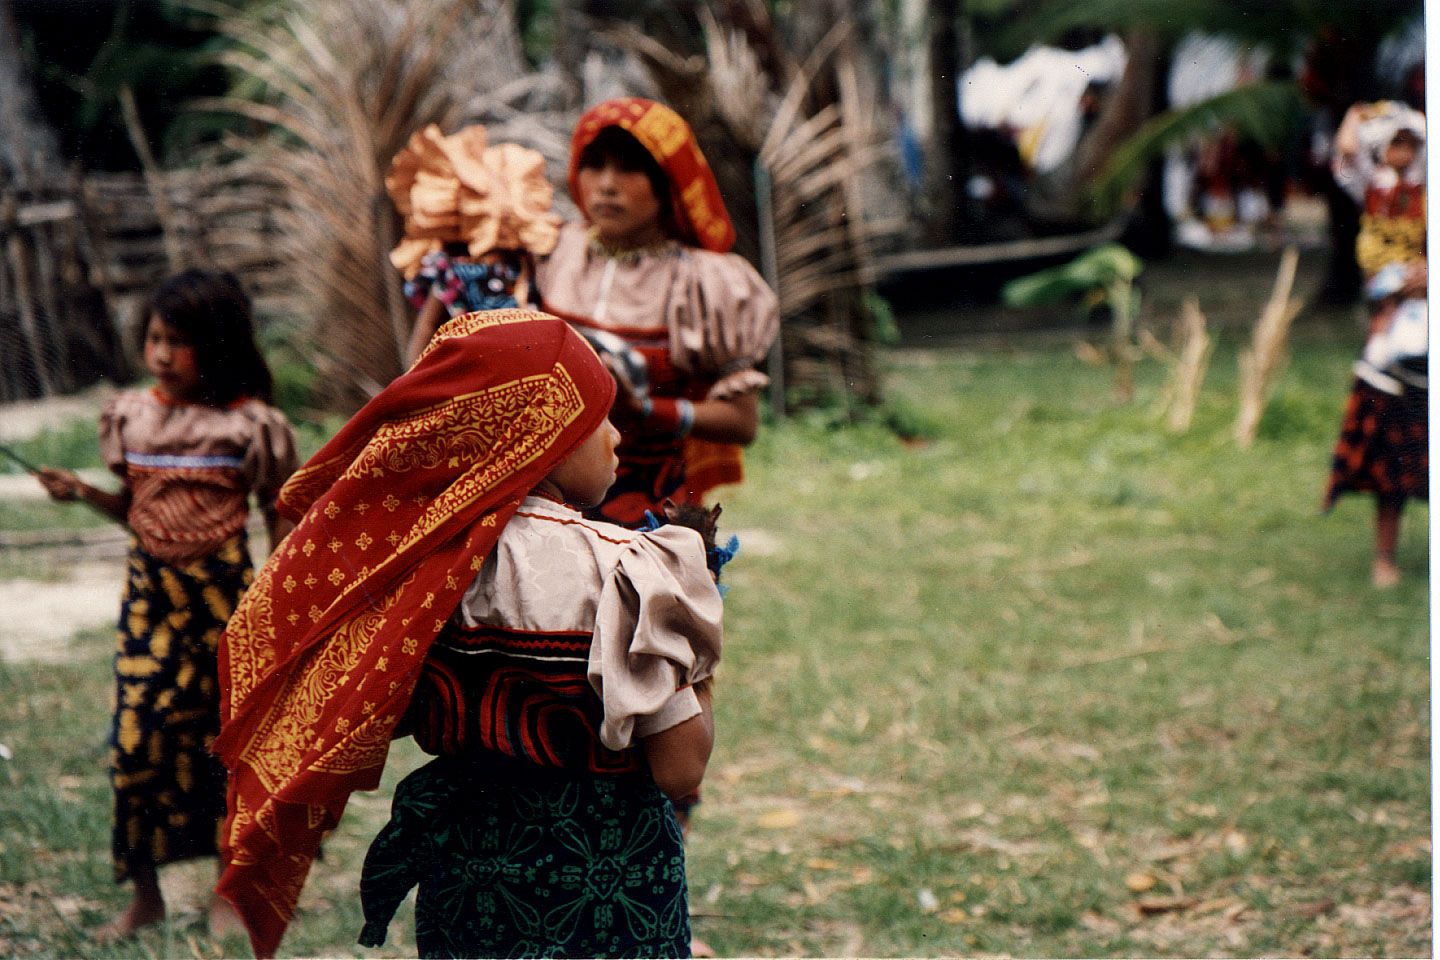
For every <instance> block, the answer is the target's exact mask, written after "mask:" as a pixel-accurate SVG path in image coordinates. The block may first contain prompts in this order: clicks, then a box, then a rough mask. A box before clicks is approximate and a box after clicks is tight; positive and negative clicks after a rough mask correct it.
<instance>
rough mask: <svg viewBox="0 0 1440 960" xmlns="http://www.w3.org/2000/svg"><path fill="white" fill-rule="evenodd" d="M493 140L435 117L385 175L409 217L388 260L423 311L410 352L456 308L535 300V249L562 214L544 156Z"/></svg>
mask: <svg viewBox="0 0 1440 960" xmlns="http://www.w3.org/2000/svg"><path fill="white" fill-rule="evenodd" d="M487 140H488V138H487V136H486V133H485V128H484V127H480V126H471V127H464V128H462V129H460V130H457V131H456V132H455V133H453V134H451V135H449V136H446V135H444V134H442V133H441V132H440V128H439V127H437V126H436V125H435V124H433V123H432V124H430V125H429V126H427V127H425V128H424V129H421V130H417V131H416V132H415V133H414V134H413V135H412V136H411V137H410V142H409V143H408V144H406V145H405V149H403V150H401V151H400V152H399V153H398V154H396V156H395V159H394V160H393V161H392V162H391V164H390V172H389V173H388V174H387V175H386V177H385V189H386V190H387V191H388V192H389V194H390V199H391V200H392V201H393V202H394V204H395V209H396V210H397V211H398V212H399V213H400V215H401V217H402V218H403V219H404V223H405V227H404V229H405V233H404V236H403V238H402V239H401V241H400V243H399V244H398V245H396V247H395V249H394V250H392V251H391V253H390V262H391V263H393V264H394V265H395V268H396V269H397V270H399V271H400V272H401V274H403V275H404V277H405V298H406V299H407V300H409V301H410V305H411V306H413V307H414V308H415V310H416V311H417V316H416V319H415V326H414V327H413V328H412V329H411V335H410V342H409V345H408V347H407V349H406V361H407V362H410V363H413V362H414V361H415V358H416V357H418V356H419V355H420V351H421V350H423V349H424V348H425V345H426V344H427V343H429V342H430V338H431V336H433V335H434V333H435V331H436V329H437V328H439V326H440V325H441V324H442V323H444V322H445V321H446V320H448V319H450V318H451V317H458V316H459V315H460V314H462V313H469V312H470V311H472V310H499V309H503V308H506V307H517V306H518V307H523V306H528V305H529V304H531V303H532V302H533V301H534V299H535V298H534V297H533V295H532V294H531V291H530V287H531V285H532V284H533V282H534V277H535V258H536V257H538V256H543V255H544V254H547V253H549V252H550V251H551V250H552V249H553V248H554V247H555V237H556V232H557V230H558V229H559V226H560V217H559V216H558V215H556V214H554V213H552V212H551V210H550V201H551V199H552V197H553V191H552V190H551V187H550V182H549V181H548V180H546V179H545V158H544V157H543V156H541V155H540V153H539V152H537V151H535V150H530V149H527V148H525V147H522V146H520V145H519V144H514V143H501V144H497V145H495V146H493V147H492V146H488V144H487Z"/></svg>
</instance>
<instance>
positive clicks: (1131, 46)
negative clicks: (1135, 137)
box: [1075, 30, 1165, 186]
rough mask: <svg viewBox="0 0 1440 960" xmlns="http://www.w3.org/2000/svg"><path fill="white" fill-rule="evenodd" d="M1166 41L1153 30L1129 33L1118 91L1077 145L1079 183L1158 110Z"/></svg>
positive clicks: (1090, 174) (1096, 170) (1084, 181)
mask: <svg viewBox="0 0 1440 960" xmlns="http://www.w3.org/2000/svg"><path fill="white" fill-rule="evenodd" d="M1164 62H1165V45H1164V43H1163V41H1161V39H1160V38H1159V37H1158V36H1156V35H1155V34H1153V33H1146V32H1143V31H1138V30H1137V31H1132V32H1130V33H1129V34H1127V35H1126V37H1125V72H1124V73H1123V74H1122V75H1121V77H1120V83H1119V84H1118V85H1117V87H1116V89H1115V91H1114V92H1113V93H1112V94H1111V95H1110V96H1109V97H1107V98H1106V101H1105V105H1104V106H1103V107H1101V109H1100V116H1099V117H1097V118H1096V120H1095V125H1094V126H1092V127H1091V128H1090V130H1089V131H1088V132H1087V133H1086V134H1085V135H1084V136H1083V137H1082V138H1081V140H1080V142H1079V143H1078V144H1076V146H1075V160H1076V163H1075V175H1076V185H1077V186H1083V185H1084V184H1086V183H1088V182H1089V181H1090V179H1091V178H1092V177H1094V176H1095V174H1097V173H1099V172H1100V169H1101V168H1102V167H1103V166H1105V162H1106V161H1107V160H1109V159H1110V155H1111V154H1112V153H1114V152H1115V148H1116V147H1118V146H1119V145H1120V144H1121V143H1123V142H1124V141H1125V139H1126V138H1127V137H1129V136H1130V135H1131V134H1132V133H1134V132H1135V131H1136V130H1138V129H1140V125H1141V124H1143V123H1144V122H1145V121H1146V120H1148V119H1150V117H1151V116H1153V115H1154V112H1155V91H1156V87H1157V86H1158V85H1159V83H1160V80H1161V76H1160V71H1161V66H1162V64H1163V63H1164Z"/></svg>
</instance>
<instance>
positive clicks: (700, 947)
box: [690, 937, 715, 957]
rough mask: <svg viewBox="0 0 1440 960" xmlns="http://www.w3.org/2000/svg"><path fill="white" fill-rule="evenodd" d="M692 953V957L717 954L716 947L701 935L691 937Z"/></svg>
mask: <svg viewBox="0 0 1440 960" xmlns="http://www.w3.org/2000/svg"><path fill="white" fill-rule="evenodd" d="M690 955H691V956H692V957H713V956H715V948H714V947H712V946H710V944H708V943H706V942H705V941H704V940H701V939H700V938H699V937H691V938H690Z"/></svg>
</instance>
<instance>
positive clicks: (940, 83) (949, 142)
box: [925, 0, 970, 246]
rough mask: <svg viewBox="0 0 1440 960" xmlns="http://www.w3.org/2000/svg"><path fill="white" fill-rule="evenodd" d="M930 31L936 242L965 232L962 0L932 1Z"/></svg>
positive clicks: (930, 230) (929, 213) (930, 223)
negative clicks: (960, 24)
mask: <svg viewBox="0 0 1440 960" xmlns="http://www.w3.org/2000/svg"><path fill="white" fill-rule="evenodd" d="M929 7H930V15H929V24H928V35H927V37H926V44H925V47H926V51H927V58H926V59H927V60H928V62H929V68H930V69H929V101H930V103H929V105H930V123H929V128H930V136H929V138H928V141H927V142H926V145H925V158H926V185H927V188H928V189H927V191H926V193H927V195H928V197H927V199H928V209H926V211H925V213H926V218H925V219H926V233H927V236H928V239H929V241H930V243H932V244H935V245H937V246H940V245H946V244H950V243H955V242H957V241H959V240H961V239H962V238H963V237H964V235H965V233H966V226H967V225H968V222H969V220H970V218H969V217H968V216H966V214H965V210H964V199H965V179H966V167H967V166H968V164H967V162H966V161H967V157H968V146H967V144H966V142H965V139H966V138H965V128H964V126H963V125H962V124H961V123H960V94H959V85H958V82H957V81H958V78H959V75H960V37H959V33H958V32H957V30H956V25H957V24H958V22H959V19H960V15H961V13H962V0H930V2H929Z"/></svg>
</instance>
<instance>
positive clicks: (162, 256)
mask: <svg viewBox="0 0 1440 960" xmlns="http://www.w3.org/2000/svg"><path fill="white" fill-rule="evenodd" d="M282 203H283V195H282V191H281V189H280V187H279V186H278V185H277V184H276V183H275V182H274V180H273V179H271V178H270V177H269V176H268V175H267V174H266V172H265V171H264V169H262V168H260V167H258V166H256V165H254V164H247V163H233V164H228V165H224V166H215V167H209V168H203V169H196V170H180V171H170V172H167V173H165V174H163V175H161V176H158V177H156V178H154V179H150V180H147V179H146V178H145V177H143V176H141V175H140V174H134V173H96V174H90V175H89V176H86V177H84V178H79V177H72V178H68V179H57V180H54V181H51V182H49V183H46V184H44V185H41V186H37V185H36V184H35V181H33V180H32V181H31V183H30V186H29V187H28V188H25V189H22V188H19V187H16V186H13V185H12V186H9V187H4V188H0V402H8V401H12V400H18V399H24V398H33V397H40V396H46V395H51V394H60V393H67V392H70V391H72V390H75V389H78V388H80V387H84V386H87V385H89V384H91V383H94V382H95V381H96V380H99V379H101V378H102V377H109V378H112V379H117V380H121V381H123V380H125V379H127V376H128V371H129V369H131V368H133V367H134V366H135V365H136V361H137V360H138V358H136V357H134V356H131V357H129V360H128V362H127V356H126V347H127V341H129V340H131V339H133V338H132V337H131V336H130V332H131V331H130V326H131V323H132V322H133V319H134V317H133V314H134V312H135V310H136V308H137V306H138V304H139V303H140V302H141V301H142V300H143V298H144V297H145V296H146V294H147V293H149V291H150V290H152V289H153V288H154V287H155V286H156V285H157V284H158V283H160V282H161V281H162V280H163V279H164V278H165V277H166V276H167V275H169V274H170V273H173V272H175V271H177V270H181V269H184V268H186V267H191V266H208V267H216V268H220V269H224V270H230V271H232V272H233V273H235V274H236V275H238V276H239V277H240V279H241V282H242V283H243V284H244V286H245V289H246V290H247V291H248V292H249V293H250V295H251V297H253V298H254V300H255V305H256V309H257V312H259V313H260V314H261V315H262V316H266V315H269V316H277V315H289V314H293V313H295V312H296V311H297V309H298V307H299V299H298V296H297V294H296V291H295V289H294V281H293V279H292V277H291V275H290V274H289V273H288V272H287V271H286V270H285V268H284V264H282V263H281V262H280V259H279V255H278V254H277V250H278V249H279V244H278V243H277V239H278V227H277V226H276V220H275V216H276V211H277V210H278V208H279V206H280V205H281V204H282Z"/></svg>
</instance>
